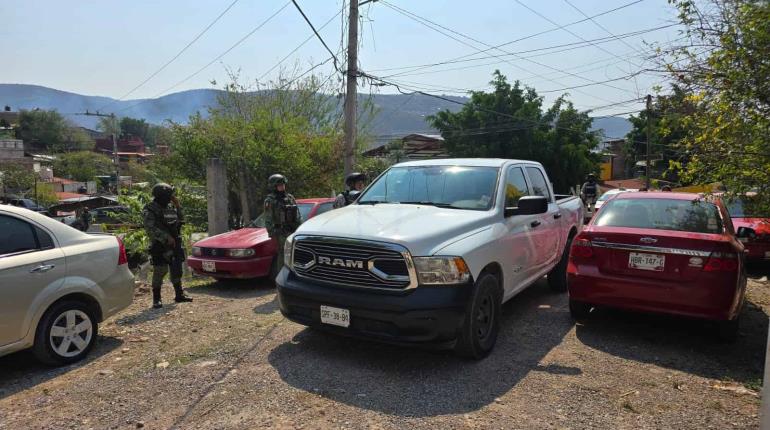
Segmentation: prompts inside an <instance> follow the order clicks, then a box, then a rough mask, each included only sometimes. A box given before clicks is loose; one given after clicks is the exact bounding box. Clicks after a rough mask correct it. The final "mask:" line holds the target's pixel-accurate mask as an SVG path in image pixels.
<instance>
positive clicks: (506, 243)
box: [500, 166, 536, 294]
mask: <svg viewBox="0 0 770 430" xmlns="http://www.w3.org/2000/svg"><path fill="white" fill-rule="evenodd" d="M530 194H531V193H530V190H529V187H528V186H527V181H526V179H525V176H524V170H523V168H522V167H521V166H511V167H509V168H508V170H507V171H506V173H505V207H517V206H518V204H519V198H521V197H524V196H528V195H530ZM535 219H536V216H535V215H514V216H510V217H508V218H506V219H505V221H504V224H505V228H506V233H505V235H504V237H503V239H502V240H503V244H502V245H503V246H502V247H501V248H500V249H502V250H503V252H504V253H505V256H504V258H503V261H506V263H507V266H508V267H506V268H505V269H504V271H505V280H506V281H510V283H508V282H506V287H507V288H506V290H507V291H506V293H509V294H512V293H514V292H515V290H516V289H518V288H521V287H522V286H524V285H525V284H524V282H525V281H526V280H527V279H528V278H529V277H530V276H532V275H533V273H534V272H535V270H536V268H535V267H533V266H534V265H533V262H534V258H535V255H536V252H535V246H536V243H535V238H534V237H533V236H532V228H531V227H530V224H531V223H532V222H533V221H535Z"/></svg>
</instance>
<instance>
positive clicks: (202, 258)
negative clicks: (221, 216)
mask: <svg viewBox="0 0 770 430" xmlns="http://www.w3.org/2000/svg"><path fill="white" fill-rule="evenodd" d="M333 205H334V199H329V198H319V199H300V200H297V206H298V207H299V211H300V213H301V214H302V219H303V220H307V219H309V218H312V217H314V216H316V215H320V214H322V213H324V212H328V211H330V210H332V206H333ZM277 254H278V250H277V245H276V241H275V239H271V238H269V237H268V236H267V230H266V229H265V222H264V214H263V215H260V216H259V217H258V218H257V219H255V220H254V221H253V222H252V223H251V224H249V226H248V227H245V228H242V229H240V230H233V231H229V232H227V233H222V234H218V235H216V236H211V237H207V238H206V239H203V240H199V241H198V242H195V243H194V244H193V247H192V256H190V257H189V258H188V259H187V265H188V266H190V269H192V270H193V271H194V272H195V273H196V274H199V275H206V276H211V277H212V278H214V279H251V278H261V277H266V276H270V275H271V273H270V270H271V268H272V267H273V259H275V257H276V255H277Z"/></svg>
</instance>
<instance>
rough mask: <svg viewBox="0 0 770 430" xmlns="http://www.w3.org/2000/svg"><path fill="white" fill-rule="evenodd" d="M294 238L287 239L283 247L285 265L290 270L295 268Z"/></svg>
mask: <svg viewBox="0 0 770 430" xmlns="http://www.w3.org/2000/svg"><path fill="white" fill-rule="evenodd" d="M293 263H294V236H289V237H288V238H286V243H285V244H284V245H283V264H284V265H285V266H286V267H288V268H289V269H293V268H294V264H293Z"/></svg>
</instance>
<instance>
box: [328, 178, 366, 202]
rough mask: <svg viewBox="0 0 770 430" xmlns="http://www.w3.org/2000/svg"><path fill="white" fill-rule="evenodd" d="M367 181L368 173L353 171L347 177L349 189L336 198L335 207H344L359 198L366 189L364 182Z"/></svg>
mask: <svg viewBox="0 0 770 430" xmlns="http://www.w3.org/2000/svg"><path fill="white" fill-rule="evenodd" d="M365 182H366V175H365V174H363V173H358V172H355V173H351V174H349V175H348V176H347V177H346V178H345V186H346V187H347V190H345V191H344V192H342V193H340V194H339V195H338V196H337V198H336V199H334V209H339V208H344V207H345V206H347V205H349V204H351V203H353V202H354V201H356V199H357V198H358V195H359V194H360V193H361V191H362V190H363V189H364V185H365V184H364V183H365Z"/></svg>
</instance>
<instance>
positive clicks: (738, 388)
mask: <svg viewBox="0 0 770 430" xmlns="http://www.w3.org/2000/svg"><path fill="white" fill-rule="evenodd" d="M711 388H713V389H715V390H720V391H729V392H731V393H733V394H737V395H749V396H752V397H759V393H757V392H756V391H754V390H749V389H748V388H746V387H744V386H743V385H739V384H729V383H724V382H717V383H715V384H713V385H711Z"/></svg>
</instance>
